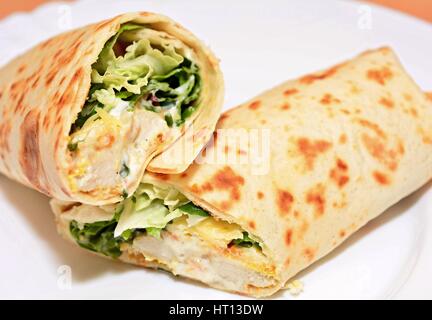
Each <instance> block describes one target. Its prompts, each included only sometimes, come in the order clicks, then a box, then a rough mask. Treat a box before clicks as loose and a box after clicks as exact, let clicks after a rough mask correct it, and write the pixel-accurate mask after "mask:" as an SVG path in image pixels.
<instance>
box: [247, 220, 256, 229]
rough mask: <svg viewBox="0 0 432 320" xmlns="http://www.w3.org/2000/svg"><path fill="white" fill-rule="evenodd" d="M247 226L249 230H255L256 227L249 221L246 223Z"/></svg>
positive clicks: (253, 222)
mask: <svg viewBox="0 0 432 320" xmlns="http://www.w3.org/2000/svg"><path fill="white" fill-rule="evenodd" d="M248 226H249V228H251V229H252V230H255V229H256V225H255V221H252V220H251V221H249V222H248Z"/></svg>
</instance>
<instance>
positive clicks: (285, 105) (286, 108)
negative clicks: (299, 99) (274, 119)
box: [280, 102, 291, 110]
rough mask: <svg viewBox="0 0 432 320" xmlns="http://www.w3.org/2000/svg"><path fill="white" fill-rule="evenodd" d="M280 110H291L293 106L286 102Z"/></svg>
mask: <svg viewBox="0 0 432 320" xmlns="http://www.w3.org/2000/svg"><path fill="white" fill-rule="evenodd" d="M280 108H281V110H289V109H290V108H291V106H290V104H289V103H288V102H285V103H284V104H283V105H282V106H281V107H280Z"/></svg>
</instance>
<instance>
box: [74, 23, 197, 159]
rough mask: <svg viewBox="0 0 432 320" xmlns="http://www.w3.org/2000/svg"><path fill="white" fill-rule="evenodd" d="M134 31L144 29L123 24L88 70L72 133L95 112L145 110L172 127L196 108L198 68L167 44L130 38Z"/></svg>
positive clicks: (165, 42) (116, 112) (180, 122)
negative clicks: (85, 91)
mask: <svg viewBox="0 0 432 320" xmlns="http://www.w3.org/2000/svg"><path fill="white" fill-rule="evenodd" d="M137 30H138V31H139V30H145V27H144V26H141V25H137V24H131V23H128V24H123V25H122V26H121V28H120V30H119V31H118V32H117V33H116V34H115V35H114V36H113V37H111V38H110V40H108V41H107V42H106V44H105V46H104V48H103V49H102V51H101V53H100V54H99V57H98V59H97V61H96V62H95V63H94V64H93V66H92V73H91V87H90V91H89V95H88V97H87V101H86V103H85V105H84V107H83V109H82V110H81V112H80V113H79V114H78V117H77V119H76V121H75V122H74V124H73V125H72V127H71V133H74V132H76V131H78V130H79V129H80V128H81V127H82V126H83V125H84V123H85V122H86V121H87V120H88V119H89V118H90V117H92V116H93V115H95V114H96V110H97V108H103V109H105V110H106V111H107V112H109V113H111V114H112V115H113V116H116V117H119V116H120V114H121V113H122V112H123V111H124V110H128V111H132V110H134V108H144V109H146V110H150V111H153V112H157V113H161V114H162V117H163V118H164V119H165V120H166V123H167V124H168V126H170V127H171V126H174V125H176V126H179V125H181V124H183V123H184V121H185V120H186V119H187V118H188V117H189V116H190V115H191V114H193V112H194V111H195V110H196V109H197V107H198V106H197V105H196V101H197V100H198V98H199V94H200V91H201V78H200V76H199V69H198V67H197V65H196V64H194V63H193V62H192V61H190V60H188V59H186V58H184V57H183V56H181V55H180V54H178V53H177V52H176V50H175V49H174V47H173V45H172V44H170V43H169V42H167V41H165V40H160V41H162V42H161V43H156V44H153V43H151V42H150V41H149V40H148V39H146V38H139V37H133V34H132V33H133V32H135V31H137ZM131 32H132V33H131ZM130 39H133V40H130ZM73 143H76V142H75V141H74V142H73ZM70 150H71V149H70ZM75 150H76V148H72V151H75Z"/></svg>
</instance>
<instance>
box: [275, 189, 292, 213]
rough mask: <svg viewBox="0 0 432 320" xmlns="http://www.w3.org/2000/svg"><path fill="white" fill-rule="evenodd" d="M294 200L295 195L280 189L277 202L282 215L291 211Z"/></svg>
mask: <svg viewBox="0 0 432 320" xmlns="http://www.w3.org/2000/svg"><path fill="white" fill-rule="evenodd" d="M293 202H294V197H293V195H292V194H291V193H289V192H288V191H286V190H278V191H277V198H276V204H277V207H278V209H279V213H280V214H281V215H283V216H284V215H286V214H288V213H289V212H290V210H291V206H292V204H293Z"/></svg>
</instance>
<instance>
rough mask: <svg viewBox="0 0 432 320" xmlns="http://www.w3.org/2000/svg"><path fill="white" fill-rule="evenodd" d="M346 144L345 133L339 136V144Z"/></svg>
mask: <svg viewBox="0 0 432 320" xmlns="http://www.w3.org/2000/svg"><path fill="white" fill-rule="evenodd" d="M346 142H347V136H346V134H345V133H342V134H341V135H340V136H339V143H340V144H345V143H346Z"/></svg>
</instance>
